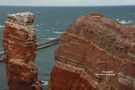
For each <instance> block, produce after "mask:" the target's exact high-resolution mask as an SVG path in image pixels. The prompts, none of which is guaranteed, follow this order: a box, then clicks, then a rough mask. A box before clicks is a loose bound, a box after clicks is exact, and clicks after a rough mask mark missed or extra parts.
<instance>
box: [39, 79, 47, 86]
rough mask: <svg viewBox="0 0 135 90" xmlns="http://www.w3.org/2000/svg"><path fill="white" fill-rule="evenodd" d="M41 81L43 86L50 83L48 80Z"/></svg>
mask: <svg viewBox="0 0 135 90" xmlns="http://www.w3.org/2000/svg"><path fill="white" fill-rule="evenodd" d="M40 83H41V85H42V86H47V85H48V81H41V80H40Z"/></svg>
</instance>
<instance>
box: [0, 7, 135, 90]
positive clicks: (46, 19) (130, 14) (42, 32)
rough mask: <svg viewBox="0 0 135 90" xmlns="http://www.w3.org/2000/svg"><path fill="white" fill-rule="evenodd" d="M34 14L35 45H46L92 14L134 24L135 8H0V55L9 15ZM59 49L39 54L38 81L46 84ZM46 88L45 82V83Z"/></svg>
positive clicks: (1, 68) (2, 76) (1, 85)
mask: <svg viewBox="0 0 135 90" xmlns="http://www.w3.org/2000/svg"><path fill="white" fill-rule="evenodd" d="M29 11H30V12H33V13H34V14H35V15H36V18H35V21H34V26H35V28H36V34H37V42H45V41H48V40H52V39H54V38H57V37H60V35H61V34H62V33H63V32H65V31H66V30H67V28H68V27H69V26H70V24H71V23H72V22H73V21H74V20H75V19H77V18H78V17H80V16H81V15H86V14H89V13H93V12H99V13H102V14H104V16H106V17H109V18H112V19H115V20H117V21H118V22H120V23H122V24H134V23H135V6H119V7H115V6H114V7H112V6H111V7H16V6H15V7H13V6H0V51H2V50H3V48H2V33H3V27H4V22H5V21H6V19H7V15H8V14H12V13H18V12H29ZM57 47H58V45H55V46H51V47H48V48H44V49H40V50H38V53H37V57H36V64H37V67H38V71H39V79H40V80H43V81H45V82H46V81H48V80H49V78H50V73H51V70H52V68H53V66H54V63H55V60H54V55H55V50H56V48H57ZM46 84H47V82H46ZM0 90H7V81H6V71H5V64H4V63H0Z"/></svg>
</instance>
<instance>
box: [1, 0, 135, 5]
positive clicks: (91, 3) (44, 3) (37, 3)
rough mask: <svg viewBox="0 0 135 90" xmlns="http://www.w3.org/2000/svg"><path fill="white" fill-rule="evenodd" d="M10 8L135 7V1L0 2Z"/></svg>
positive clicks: (55, 0)
mask: <svg viewBox="0 0 135 90" xmlns="http://www.w3.org/2000/svg"><path fill="white" fill-rule="evenodd" d="M0 5H10V6H14V5H15V6H110V5H111V6H112V5H135V0H0Z"/></svg>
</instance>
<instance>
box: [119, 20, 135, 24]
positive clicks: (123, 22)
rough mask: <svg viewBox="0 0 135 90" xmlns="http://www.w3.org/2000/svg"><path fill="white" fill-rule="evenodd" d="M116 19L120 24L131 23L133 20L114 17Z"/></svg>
mask: <svg viewBox="0 0 135 90" xmlns="http://www.w3.org/2000/svg"><path fill="white" fill-rule="evenodd" d="M116 20H117V21H118V22H119V23H121V24H133V23H134V21H133V20H120V19H116Z"/></svg>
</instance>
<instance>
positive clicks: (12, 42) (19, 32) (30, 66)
mask: <svg viewBox="0 0 135 90" xmlns="http://www.w3.org/2000/svg"><path fill="white" fill-rule="evenodd" d="M33 21H34V15H33V13H30V12H26V13H17V14H10V15H8V19H7V21H6V22H5V27H4V32H3V47H4V53H5V58H4V61H5V63H6V70H7V79H8V86H9V87H8V88H9V90H41V85H40V83H39V82H38V80H37V76H38V71H37V68H36V65H35V57H36V49H37V47H36V34H35V29H34V28H33V26H32V23H33Z"/></svg>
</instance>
